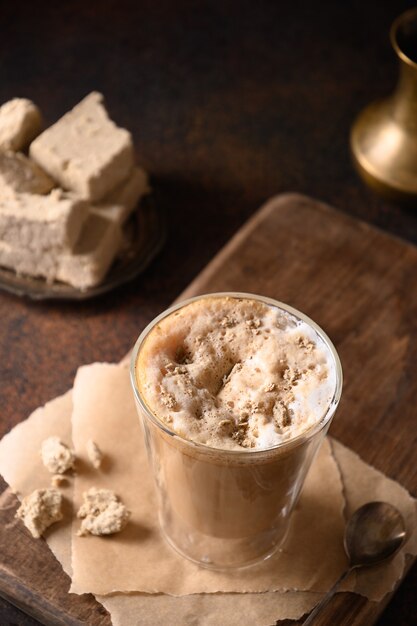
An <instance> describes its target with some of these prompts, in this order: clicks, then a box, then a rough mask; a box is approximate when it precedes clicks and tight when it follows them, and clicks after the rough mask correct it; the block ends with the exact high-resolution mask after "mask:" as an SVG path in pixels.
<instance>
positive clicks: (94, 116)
mask: <svg viewBox="0 0 417 626" xmlns="http://www.w3.org/2000/svg"><path fill="white" fill-rule="evenodd" d="M30 156H31V157H32V158H33V159H34V160H35V161H36V162H37V163H38V164H39V165H40V166H41V167H43V169H44V170H45V171H46V172H48V174H50V176H52V178H54V179H55V180H56V181H58V182H59V183H60V185H61V186H62V187H64V188H65V189H70V190H72V191H74V192H75V193H77V194H78V195H79V196H81V197H82V198H86V199H89V200H91V201H92V202H95V201H97V200H100V199H101V198H103V197H104V196H105V195H106V194H108V193H109V192H110V191H111V190H113V189H114V188H115V187H116V186H117V185H118V184H119V183H121V182H122V181H123V180H124V179H125V178H127V177H128V175H129V173H130V171H131V169H132V167H133V158H134V156H133V143H132V137H131V134H130V133H129V131H127V130H125V129H124V128H119V127H118V126H116V124H115V123H114V122H113V121H112V120H110V118H109V117H108V114H107V111H106V109H105V108H104V106H103V96H102V94H100V93H97V92H92V93H90V94H89V95H88V96H86V97H85V98H84V100H82V101H81V102H80V103H79V104H77V105H76V106H75V107H74V108H73V109H72V110H71V111H69V112H68V113H66V115H64V116H63V117H62V118H61V119H59V120H58V121H57V122H56V123H55V124H53V125H52V126H50V127H49V128H47V129H46V130H45V131H44V132H43V133H42V134H41V135H40V136H39V137H37V139H35V141H34V142H33V143H32V144H31V146H30Z"/></svg>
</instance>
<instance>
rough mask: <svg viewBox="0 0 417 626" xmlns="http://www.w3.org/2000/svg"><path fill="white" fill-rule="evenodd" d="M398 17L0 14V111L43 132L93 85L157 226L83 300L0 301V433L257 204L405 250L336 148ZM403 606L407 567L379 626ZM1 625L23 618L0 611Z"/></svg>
mask: <svg viewBox="0 0 417 626" xmlns="http://www.w3.org/2000/svg"><path fill="white" fill-rule="evenodd" d="M411 6H414V3H412V2H402V1H395V0H390V1H386V2H377V1H374V2H363V1H362V2H360V1H359V0H357V1H351V2H335V1H334V0H333V1H329V0H324V1H322V2H316V3H306V2H299V1H292V2H278V1H274V0H270V1H265V0H263V1H258V2H256V1H255V0H252V1H248V0H241V1H237V0H236V1H233V2H232V1H225V0H222V1H220V0H218V1H211V2H207V1H201V2H199V1H195V2H191V1H189V2H187V1H184V0H177V1H175V2H173V1H171V2H169V1H168V0H167V1H165V0H163V1H161V0H153V1H143V0H136V2H127V1H121V0H119V1H117V2H116V1H104V0H102V1H101V2H97V1H93V0H90V1H88V2H81V1H78V2H40V3H30V4H29V3H25V2H20V1H16V2H10V0H8V1H7V2H5V1H1V2H0V33H1V44H0V76H1V80H0V102H3V101H5V100H7V99H9V98H12V97H14V96H26V97H29V98H31V99H33V100H34V101H35V102H36V103H37V104H38V105H39V106H40V108H41V109H42V111H43V113H44V116H45V119H46V122H47V123H51V122H53V121H55V120H56V119H57V118H58V117H59V116H61V115H62V114H63V113H64V112H65V111H67V110H68V109H69V108H70V107H71V106H73V105H74V104H75V103H76V102H77V101H78V100H80V99H81V98H82V97H83V96H84V95H86V94H87V93H88V92H89V91H91V90H92V89H97V90H100V91H102V92H103V93H104V95H105V97H106V101H107V104H108V108H109V110H110V112H111V114H112V116H113V117H114V119H115V120H116V121H117V122H118V123H119V124H120V125H123V126H126V127H127V128H129V129H130V130H131V131H132V133H133V136H134V139H135V142H136V145H137V149H138V159H139V161H140V163H141V164H143V165H144V166H145V168H146V169H147V170H148V171H149V172H150V173H151V175H152V181H153V186H154V188H155V198H156V201H157V203H158V205H159V206H161V207H162V208H163V210H164V211H165V213H166V214H167V218H168V222H169V229H170V236H169V240H168V243H167V245H166V247H165V248H164V251H163V252H162V254H161V255H160V256H159V258H158V259H157V260H156V261H155V262H154V263H153V265H152V267H151V268H149V270H148V271H147V272H146V273H145V274H144V275H143V276H141V277H139V278H138V279H136V280H135V281H134V282H133V283H131V284H130V285H128V286H125V287H123V288H121V289H119V290H118V291H116V292H113V293H112V294H108V295H106V296H103V297H101V298H99V299H97V300H95V301H92V302H88V303H81V304H59V303H54V304H34V303H31V302H28V301H25V300H19V299H17V298H15V297H12V296H9V295H7V294H0V406H1V412H0V435H2V434H4V433H5V432H6V431H7V430H9V429H10V428H11V427H12V426H13V425H14V424H16V423H17V422H18V421H20V420H22V419H24V418H25V417H26V416H27V415H28V414H29V413H30V411H32V410H33V409H34V408H36V407H37V406H39V405H40V404H43V403H44V402H46V401H47V400H49V399H50V398H52V397H53V396H56V395H57V394H60V393H62V392H64V391H65V390H66V389H68V387H70V386H71V384H72V379H73V376H74V373H75V371H76V369H77V367H78V365H80V364H81V363H87V362H90V361H94V360H109V361H117V360H118V359H120V358H121V357H122V356H123V355H124V354H125V353H126V352H127V350H128V349H129V348H130V347H131V345H132V344H133V342H134V340H135V339H136V337H137V335H138V333H139V331H140V330H141V328H142V327H143V326H144V324H145V323H146V322H148V321H149V320H150V319H151V318H152V317H154V315H155V314H156V313H158V312H160V311H161V310H162V309H163V308H165V307H166V306H167V305H168V304H169V303H170V302H171V301H172V300H173V299H174V298H175V297H176V296H177V295H178V294H179V293H180V291H181V290H182V289H183V288H185V286H186V285H187V284H188V283H189V281H190V280H191V279H192V278H193V277H194V276H195V275H196V274H197V272H198V271H199V270H200V269H201V268H203V267H204V265H205V264H206V263H207V262H208V261H209V259H210V258H211V257H212V256H213V255H214V254H215V253H216V252H217V251H218V250H219V248H220V247H221V246H222V245H223V244H224V243H225V242H226V241H227V240H228V239H229V237H230V236H231V235H232V234H233V233H234V232H235V231H236V230H237V228H238V227H239V226H240V225H241V224H242V223H243V222H244V221H245V220H246V218H247V217H249V216H250V215H251V214H252V213H253V212H254V211H255V210H256V209H257V208H258V207H259V205H260V204H261V203H262V202H263V201H264V200H265V199H266V198H268V197H269V196H271V195H274V194H276V193H279V192H282V191H289V190H291V191H299V192H303V193H305V194H308V195H311V196H314V197H316V198H319V199H321V200H324V201H326V202H328V203H330V204H333V205H334V206H336V207H338V208H340V209H341V210H342V211H345V212H347V213H350V214H351V215H354V216H357V217H360V218H362V219H364V220H367V221H369V222H372V223H373V224H376V225H378V226H380V227H381V228H383V229H385V230H387V231H390V232H391V233H393V234H396V235H399V236H400V237H403V238H405V239H408V240H410V241H413V242H414V243H416V242H417V215H416V211H415V210H413V209H401V208H399V207H397V206H395V205H392V204H388V203H387V202H385V201H384V200H382V199H380V198H378V197H376V196H374V195H372V194H371V192H369V191H368V190H367V189H366V188H365V187H364V186H363V185H362V183H361V182H360V180H359V179H358V178H357V176H356V174H355V173H354V171H353V168H352V166H351V162H350V157H349V150H348V137H349V129H350V126H351V124H352V121H353V119H354V117H355V115H356V114H357V113H358V112H359V111H360V110H361V108H362V107H363V106H364V105H365V104H367V103H368V102H369V101H370V100H372V99H376V98H378V97H382V96H384V95H385V94H387V93H389V92H390V91H391V90H392V88H393V86H394V84H395V80H396V77H397V63H396V59H395V56H394V54H393V52H392V50H391V48H390V44H389V39H388V31H389V27H390V25H391V23H392V21H393V19H394V18H395V17H396V16H397V15H398V14H399V13H401V12H402V11H403V10H405V9H407V8H409V7H411ZM306 236H308V233H306ZM414 495H416V494H414ZM416 596H417V568H416V567H414V568H413V570H412V571H411V573H410V574H409V575H408V577H407V579H406V580H405V582H404V583H403V585H402V586H401V588H400V589H399V591H398V593H397V594H396V596H395V598H394V600H393V601H392V603H391V604H390V606H389V607H388V609H387V610H386V612H385V614H384V616H383V617H382V618H381V620H380V621H379V622H378V624H379V626H388V625H390V624H395V625H398V626H411V625H412V624H416V623H417V622H416V617H415V614H416ZM0 624H1V625H2V626H3V624H4V625H5V626H9V625H12V624H19V625H32V624H35V622H34V621H33V620H31V619H30V618H28V617H25V616H23V614H22V613H20V612H19V611H17V610H16V609H14V608H12V607H11V606H10V605H8V604H7V603H5V602H3V601H1V600H0Z"/></svg>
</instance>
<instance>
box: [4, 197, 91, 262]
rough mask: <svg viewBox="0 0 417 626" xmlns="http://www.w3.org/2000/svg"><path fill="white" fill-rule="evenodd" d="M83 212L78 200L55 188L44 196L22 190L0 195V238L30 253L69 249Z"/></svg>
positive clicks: (81, 222) (76, 234)
mask: <svg viewBox="0 0 417 626" xmlns="http://www.w3.org/2000/svg"><path fill="white" fill-rule="evenodd" d="M87 214H88V208H87V206H86V205H85V203H84V202H83V201H82V200H80V199H79V198H75V197H73V196H70V195H68V194H65V193H64V192H63V191H61V190H59V189H53V190H52V191H51V193H50V194H48V195H47V196H40V195H34V194H28V193H22V194H16V195H15V196H8V197H4V198H0V240H2V241H4V242H6V243H9V244H11V245H12V246H14V247H15V248H17V247H24V248H27V249H29V250H32V251H34V252H40V251H47V250H49V249H50V248H54V247H55V248H56V247H69V248H71V247H72V246H73V245H74V244H75V242H76V240H77V239H78V236H79V234H80V231H81V227H82V225H83V223H84V221H85V219H86V217H87Z"/></svg>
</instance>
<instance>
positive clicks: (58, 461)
mask: <svg viewBox="0 0 417 626" xmlns="http://www.w3.org/2000/svg"><path fill="white" fill-rule="evenodd" d="M41 456H42V463H43V464H44V465H45V467H46V469H47V470H48V471H49V472H51V474H64V473H65V472H66V471H68V470H69V469H72V468H73V467H74V462H75V455H74V453H73V451H72V450H70V449H69V448H68V446H66V445H65V443H62V441H61V440H60V439H59V437H48V439H45V441H43V442H42V447H41Z"/></svg>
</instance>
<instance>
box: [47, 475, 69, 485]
mask: <svg viewBox="0 0 417 626" xmlns="http://www.w3.org/2000/svg"><path fill="white" fill-rule="evenodd" d="M67 483H68V481H67V478H66V476H63V475H62V474H54V475H53V476H52V478H51V484H52V487H65V485H67Z"/></svg>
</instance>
